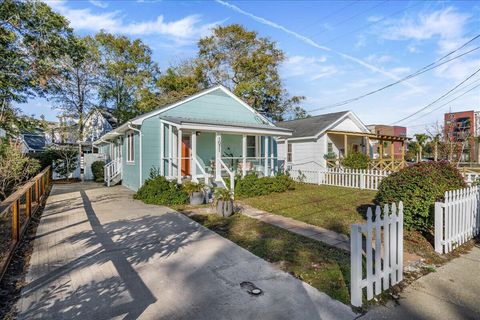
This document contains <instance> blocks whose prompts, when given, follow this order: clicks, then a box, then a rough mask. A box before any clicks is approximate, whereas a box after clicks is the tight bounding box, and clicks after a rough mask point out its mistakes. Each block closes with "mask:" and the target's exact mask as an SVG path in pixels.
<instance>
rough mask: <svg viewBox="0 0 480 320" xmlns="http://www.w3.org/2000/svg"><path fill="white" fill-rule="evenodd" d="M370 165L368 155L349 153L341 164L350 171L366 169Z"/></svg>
mask: <svg viewBox="0 0 480 320" xmlns="http://www.w3.org/2000/svg"><path fill="white" fill-rule="evenodd" d="M369 163H370V158H369V157H368V155H366V154H363V153H360V152H351V153H349V154H348V155H347V156H346V157H345V158H344V159H343V162H342V164H343V165H344V166H345V167H347V168H350V169H367V168H368V165H369Z"/></svg>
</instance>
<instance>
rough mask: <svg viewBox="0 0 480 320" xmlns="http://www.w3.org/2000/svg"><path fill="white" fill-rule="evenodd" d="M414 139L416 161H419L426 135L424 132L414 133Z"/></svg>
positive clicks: (426, 138)
mask: <svg viewBox="0 0 480 320" xmlns="http://www.w3.org/2000/svg"><path fill="white" fill-rule="evenodd" d="M415 140H416V142H415V145H416V149H417V162H420V161H421V160H422V156H423V148H424V147H425V143H426V142H427V140H428V135H426V134H424V133H417V134H415Z"/></svg>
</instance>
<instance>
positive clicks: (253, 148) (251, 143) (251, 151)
mask: <svg viewBox="0 0 480 320" xmlns="http://www.w3.org/2000/svg"><path fill="white" fill-rule="evenodd" d="M256 156H257V137H256V136H247V157H248V158H254V157H256Z"/></svg>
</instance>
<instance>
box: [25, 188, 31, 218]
mask: <svg viewBox="0 0 480 320" xmlns="http://www.w3.org/2000/svg"><path fill="white" fill-rule="evenodd" d="M25 215H26V216H27V217H28V218H29V217H30V216H31V215H32V187H30V188H28V190H27V192H26V193H25Z"/></svg>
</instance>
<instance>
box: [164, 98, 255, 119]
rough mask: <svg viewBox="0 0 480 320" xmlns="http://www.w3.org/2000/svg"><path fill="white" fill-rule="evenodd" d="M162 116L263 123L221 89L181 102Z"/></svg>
mask: <svg viewBox="0 0 480 320" xmlns="http://www.w3.org/2000/svg"><path fill="white" fill-rule="evenodd" d="M162 116H169V117H180V118H187V119H196V120H202V119H203V120H209V121H212V120H214V121H222V122H224V123H225V125H228V123H229V122H236V123H238V122H243V123H252V124H258V123H261V121H260V119H259V118H258V116H256V115H255V114H254V113H253V112H252V111H250V110H248V109H247V108H245V107H244V106H243V105H242V104H240V103H239V102H238V101H236V100H235V99H233V98H232V97H230V96H228V95H227V94H225V93H224V92H223V91H221V90H220V89H218V90H215V91H213V92H211V93H209V94H206V95H203V96H201V97H198V98H196V99H194V100H191V101H189V102H186V103H184V104H181V105H179V106H177V107H175V108H172V109H170V110H167V111H165V112H163V113H162Z"/></svg>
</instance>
